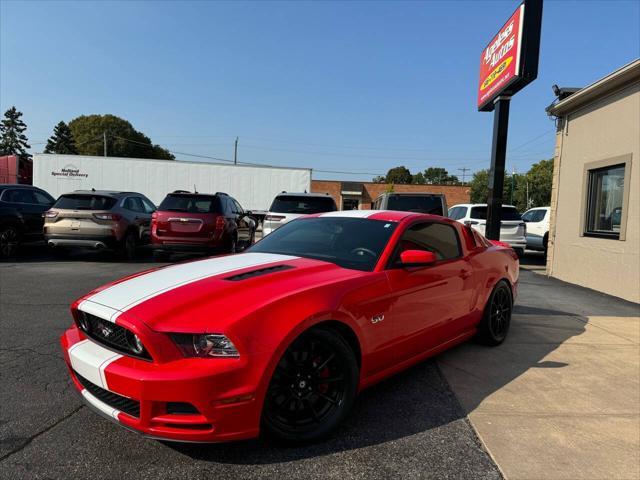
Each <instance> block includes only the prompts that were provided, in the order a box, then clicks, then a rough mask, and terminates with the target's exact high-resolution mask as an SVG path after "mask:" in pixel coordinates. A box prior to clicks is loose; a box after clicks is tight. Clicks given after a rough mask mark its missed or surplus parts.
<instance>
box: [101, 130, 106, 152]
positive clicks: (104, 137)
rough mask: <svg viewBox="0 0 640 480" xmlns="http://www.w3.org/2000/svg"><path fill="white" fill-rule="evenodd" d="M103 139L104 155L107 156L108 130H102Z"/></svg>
mask: <svg viewBox="0 0 640 480" xmlns="http://www.w3.org/2000/svg"><path fill="white" fill-rule="evenodd" d="M102 141H103V142H104V156H105V157H106V156H107V132H102Z"/></svg>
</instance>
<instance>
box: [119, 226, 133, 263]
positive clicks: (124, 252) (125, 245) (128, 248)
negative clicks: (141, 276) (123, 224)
mask: <svg viewBox="0 0 640 480" xmlns="http://www.w3.org/2000/svg"><path fill="white" fill-rule="evenodd" d="M119 256H120V257H121V258H123V259H124V260H133V259H134V258H135V256H136V236H135V234H134V233H133V232H132V231H128V232H127V233H126V235H125V237H124V239H123V240H122V244H121V245H120V251H119Z"/></svg>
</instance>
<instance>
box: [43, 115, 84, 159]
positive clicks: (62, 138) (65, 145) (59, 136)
mask: <svg viewBox="0 0 640 480" xmlns="http://www.w3.org/2000/svg"><path fill="white" fill-rule="evenodd" d="M44 153H58V154H62V155H64V154H70V155H77V154H78V149H77V148H76V142H75V140H74V139H73V134H72V133H71V129H70V128H69V125H67V124H66V123H64V122H63V121H60V123H58V124H57V125H56V126H55V127H54V129H53V135H52V136H51V137H49V140H47V146H46V147H45V149H44Z"/></svg>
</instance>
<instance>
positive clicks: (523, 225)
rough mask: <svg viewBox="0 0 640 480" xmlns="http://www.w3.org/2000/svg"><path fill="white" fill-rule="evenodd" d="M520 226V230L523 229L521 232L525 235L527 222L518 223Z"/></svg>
mask: <svg viewBox="0 0 640 480" xmlns="http://www.w3.org/2000/svg"><path fill="white" fill-rule="evenodd" d="M520 226H521V227H522V231H523V232H524V234H525V235H526V234H527V224H526V223H524V222H522V223H521V224H520Z"/></svg>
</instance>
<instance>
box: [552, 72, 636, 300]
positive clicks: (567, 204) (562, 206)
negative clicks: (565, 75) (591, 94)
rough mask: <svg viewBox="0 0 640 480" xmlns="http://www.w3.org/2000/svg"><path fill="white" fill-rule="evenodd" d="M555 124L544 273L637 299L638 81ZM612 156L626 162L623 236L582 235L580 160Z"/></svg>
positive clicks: (583, 203)
mask: <svg viewBox="0 0 640 480" xmlns="http://www.w3.org/2000/svg"><path fill="white" fill-rule="evenodd" d="M558 124H559V129H558V133H557V142H556V156H555V165H554V186H553V190H552V205H551V209H552V214H551V222H552V229H551V232H550V238H549V255H548V258H547V272H548V273H549V274H550V275H551V276H553V277H557V278H559V279H561V280H564V281H567V282H571V283H575V284H578V285H582V286H584V287H587V288H592V289H594V290H598V291H601V292H604V293H608V294H610V295H614V296H616V297H621V298H624V299H626V300H630V301H633V302H640V81H635V82H634V83H632V84H631V85H627V86H626V87H623V88H622V89H621V90H618V91H616V92H613V93H610V94H608V95H606V96H604V97H603V98H599V99H596V100H594V101H593V102H591V103H588V104H586V105H584V106H582V107H581V108H578V109H576V110H575V111H571V112H567V113H566V114H565V115H563V116H561V117H559V121H558ZM615 157H625V158H626V159H629V163H627V165H628V166H630V168H629V167H628V168H627V169H626V170H625V180H626V179H627V176H630V180H629V181H628V182H626V184H627V185H628V187H629V188H628V202H626V213H625V211H624V210H625V205H623V214H622V215H623V224H624V222H625V217H626V231H625V232H624V233H625V234H624V235H621V237H622V236H624V239H622V238H621V239H620V240H616V239H607V238H594V237H587V236H583V234H582V232H583V219H584V209H585V208H586V201H587V192H586V186H585V180H584V176H585V165H587V164H590V163H592V162H602V161H606V160H608V159H614V158H615ZM629 170H630V171H629ZM622 228H623V227H622V226H621V229H622Z"/></svg>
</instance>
